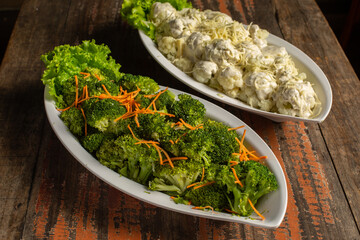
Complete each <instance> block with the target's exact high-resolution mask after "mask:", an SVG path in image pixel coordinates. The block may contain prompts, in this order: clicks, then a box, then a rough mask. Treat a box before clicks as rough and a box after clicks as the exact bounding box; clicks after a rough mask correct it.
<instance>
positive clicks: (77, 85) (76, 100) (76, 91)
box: [75, 75, 79, 107]
mask: <svg viewBox="0 0 360 240" xmlns="http://www.w3.org/2000/svg"><path fill="white" fill-rule="evenodd" d="M78 88H79V83H78V77H77V75H75V107H77V103H78V96H79V89H78Z"/></svg>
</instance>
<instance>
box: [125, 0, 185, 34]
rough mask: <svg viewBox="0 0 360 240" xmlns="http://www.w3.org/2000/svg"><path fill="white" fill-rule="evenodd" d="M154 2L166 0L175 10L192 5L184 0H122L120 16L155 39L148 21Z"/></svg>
mask: <svg viewBox="0 0 360 240" xmlns="http://www.w3.org/2000/svg"><path fill="white" fill-rule="evenodd" d="M155 2H162V3H164V2H168V3H170V4H171V5H172V6H173V7H174V8H175V9H176V10H181V9H183V8H191V7H192V5H191V3H190V2H188V1H186V0H145V1H141V0H124V2H123V4H122V8H121V11H120V13H121V16H122V17H123V18H124V19H126V21H127V22H128V23H129V24H130V25H131V26H133V27H134V28H136V29H140V30H142V31H143V32H144V33H145V34H146V35H147V36H149V37H150V38H151V39H155V26H154V24H152V23H151V22H150V21H149V14H150V11H151V6H152V5H153V4H154V3H155Z"/></svg>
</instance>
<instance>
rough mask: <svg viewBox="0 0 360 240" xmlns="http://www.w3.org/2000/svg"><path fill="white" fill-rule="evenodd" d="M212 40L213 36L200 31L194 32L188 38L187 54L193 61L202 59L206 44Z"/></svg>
mask: <svg viewBox="0 0 360 240" xmlns="http://www.w3.org/2000/svg"><path fill="white" fill-rule="evenodd" d="M210 40H211V38H210V37H209V36H208V35H204V34H201V33H200V32H193V33H192V34H191V35H190V36H189V37H188V38H187V39H186V46H185V51H184V54H185V56H186V57H188V58H189V59H190V60H191V61H193V62H196V61H198V60H200V59H202V55H203V54H204V49H205V45H206V43H207V42H208V41H210Z"/></svg>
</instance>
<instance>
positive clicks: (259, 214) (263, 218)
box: [248, 199, 265, 220]
mask: <svg viewBox="0 0 360 240" xmlns="http://www.w3.org/2000/svg"><path fill="white" fill-rule="evenodd" d="M248 201H249V203H250V206H251V207H252V209H254V212H256V214H257V215H258V216H259V217H261V219H262V220H265V217H264V216H263V215H262V214H261V213H259V211H258V210H256V208H255V207H254V205H253V203H252V202H251V200H250V199H248Z"/></svg>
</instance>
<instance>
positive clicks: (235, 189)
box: [216, 161, 278, 216]
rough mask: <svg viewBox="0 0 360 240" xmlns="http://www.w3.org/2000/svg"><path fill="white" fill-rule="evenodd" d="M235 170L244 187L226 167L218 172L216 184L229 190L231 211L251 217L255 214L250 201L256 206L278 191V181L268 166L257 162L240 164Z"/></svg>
mask: <svg viewBox="0 0 360 240" xmlns="http://www.w3.org/2000/svg"><path fill="white" fill-rule="evenodd" d="M234 169H235V171H236V174H237V176H238V178H239V180H240V182H241V183H242V184H243V187H241V186H240V184H238V183H236V182H235V181H236V179H235V176H234V174H233V172H232V170H231V169H230V168H229V167H227V166H225V165H223V166H222V169H221V170H220V171H219V172H218V175H217V177H216V179H217V181H216V182H217V183H218V184H219V185H220V186H223V187H226V188H227V194H228V195H227V196H228V201H229V205H230V208H231V210H232V211H234V212H236V213H238V214H239V215H241V216H249V215H250V214H251V213H252V212H253V209H252V207H251V206H250V203H249V200H250V201H251V202H252V203H253V205H255V204H256V203H257V201H258V199H259V198H260V197H262V196H263V195H265V194H267V193H270V192H272V191H275V190H276V189H277V186H278V185H277V181H276V178H275V176H274V174H273V173H272V172H271V171H270V170H269V169H268V168H267V167H266V166H264V165H262V164H261V163H259V162H256V161H243V162H240V163H239V164H238V165H236V166H234Z"/></svg>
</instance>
